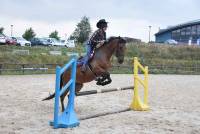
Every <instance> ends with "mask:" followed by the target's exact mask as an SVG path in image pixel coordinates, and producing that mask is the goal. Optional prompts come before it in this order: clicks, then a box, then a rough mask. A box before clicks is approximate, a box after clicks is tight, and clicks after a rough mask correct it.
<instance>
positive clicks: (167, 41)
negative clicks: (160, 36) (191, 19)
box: [165, 39, 178, 45]
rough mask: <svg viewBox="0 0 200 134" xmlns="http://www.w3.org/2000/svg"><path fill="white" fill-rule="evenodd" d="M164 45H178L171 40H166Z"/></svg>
mask: <svg viewBox="0 0 200 134" xmlns="http://www.w3.org/2000/svg"><path fill="white" fill-rule="evenodd" d="M165 43H166V44H173V45H177V44H178V42H177V41H175V40H173V39H168V40H166V41H165Z"/></svg>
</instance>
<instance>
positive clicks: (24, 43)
mask: <svg viewBox="0 0 200 134" xmlns="http://www.w3.org/2000/svg"><path fill="white" fill-rule="evenodd" d="M12 39H14V40H16V41H17V45H19V46H31V42H30V41H27V40H26V39H24V38H23V37H12Z"/></svg>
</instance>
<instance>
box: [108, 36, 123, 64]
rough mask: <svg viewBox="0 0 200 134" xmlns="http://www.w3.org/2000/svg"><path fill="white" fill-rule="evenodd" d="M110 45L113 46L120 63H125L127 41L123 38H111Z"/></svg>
mask: <svg viewBox="0 0 200 134" xmlns="http://www.w3.org/2000/svg"><path fill="white" fill-rule="evenodd" d="M109 42H110V44H112V46H113V50H114V54H115V56H116V57H117V60H118V63H120V64H122V63H123V62H124V54H125V50H126V41H125V40H124V39H123V38H121V37H111V38H109Z"/></svg>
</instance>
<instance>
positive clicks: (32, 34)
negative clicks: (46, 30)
mask: <svg viewBox="0 0 200 134" xmlns="http://www.w3.org/2000/svg"><path fill="white" fill-rule="evenodd" d="M35 36H36V34H35V32H34V31H33V29H32V28H31V27H30V28H29V29H26V31H25V33H24V34H23V35H22V37H23V38H24V39H26V40H31V39H32V38H34V37H35Z"/></svg>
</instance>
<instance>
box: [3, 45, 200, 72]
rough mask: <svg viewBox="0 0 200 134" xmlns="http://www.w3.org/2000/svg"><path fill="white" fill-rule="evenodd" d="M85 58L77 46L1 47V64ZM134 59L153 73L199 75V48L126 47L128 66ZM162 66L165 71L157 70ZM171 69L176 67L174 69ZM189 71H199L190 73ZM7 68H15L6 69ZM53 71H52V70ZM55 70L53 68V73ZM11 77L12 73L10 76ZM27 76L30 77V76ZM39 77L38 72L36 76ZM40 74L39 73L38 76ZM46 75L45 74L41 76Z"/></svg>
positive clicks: (55, 62)
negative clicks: (75, 55) (18, 51)
mask: <svg viewBox="0 0 200 134" xmlns="http://www.w3.org/2000/svg"><path fill="white" fill-rule="evenodd" d="M14 50H29V55H23V54H16V53H13V51H14ZM49 51H61V53H62V55H50V54H49ZM72 52H74V53H78V54H82V53H84V52H85V48H84V47H83V46H82V45H80V44H79V45H78V46H77V47H76V48H66V47H20V46H8V45H4V46H2V45H0V64H1V63H12V64H60V65H63V64H66V63H67V62H68V60H69V59H70V57H69V56H68V53H72ZM133 57H138V58H139V61H140V62H141V64H142V65H147V66H150V72H152V73H156V74H158V73H169V74H173V73H178V74H191V73H192V74H193V73H194V74H195V73H196V74H198V73H199V72H200V70H199V68H198V67H200V47H198V46H171V45H164V44H162V45H161V44H159V45H158V44H146V43H140V44H136V43H130V44H127V51H126V54H125V61H124V64H125V65H132V59H133ZM112 64H114V65H116V64H118V63H117V60H116V57H112ZM153 66H163V67H165V68H159V67H157V68H154V67H153ZM170 67H173V68H172V69H171V68H170ZM188 67H197V68H196V69H193V70H191V68H188ZM4 68H12V67H11V66H10V67H9V66H7V67H4ZM50 68H51V67H50ZM54 68H55V66H52V69H54ZM112 72H113V73H132V70H131V69H128V68H113V69H112ZM7 73H9V72H7ZM27 73H31V71H30V72H27ZM36 73H37V72H36ZM39 73H40V72H39ZM42 73H43V72H42Z"/></svg>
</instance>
